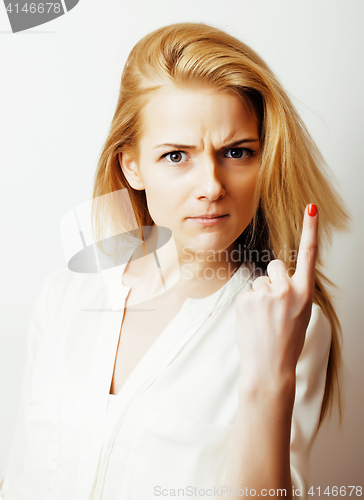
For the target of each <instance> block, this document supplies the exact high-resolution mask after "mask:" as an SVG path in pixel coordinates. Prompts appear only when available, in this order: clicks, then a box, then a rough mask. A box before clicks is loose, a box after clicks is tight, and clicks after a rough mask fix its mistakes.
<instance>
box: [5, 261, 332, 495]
mask: <svg viewBox="0 0 364 500" xmlns="http://www.w3.org/2000/svg"><path fill="white" fill-rule="evenodd" d="M124 268H125V265H123V266H120V271H119V274H118V277H117V278H116V282H117V286H118V287H119V292H120V293H119V301H120V303H119V306H120V308H119V309H117V310H115V303H113V304H112V307H111V302H110V298H109V296H108V293H107V291H106V288H105V283H104V281H103V278H102V276H101V275H100V274H93V275H90V274H75V273H72V272H71V271H69V270H68V269H62V270H60V271H56V272H54V273H51V274H50V275H49V276H48V278H47V280H46V282H45V285H44V287H43V289H42V291H41V293H40V296H39V297H38V300H37V303H36V306H35V309H34V312H33V315H32V318H31V321H30V325H29V336H28V338H29V356H28V362H27V366H26V369H25V374H24V390H23V396H22V404H21V412H20V415H19V421H18V426H17V431H16V435H15V440H14V444H13V448H12V453H11V456H10V458H9V461H8V466H7V469H6V472H5V476H4V479H3V481H2V482H1V483H0V498H1V495H2V498H4V499H5V500H66V499H67V500H101V499H102V500H118V499H122V500H149V499H155V498H157V497H159V496H161V497H163V498H174V497H176V496H178V494H179V496H182V492H181V490H184V495H185V496H187V497H188V496H192V498H193V497H195V498H196V497H198V491H199V490H200V494H201V496H205V497H208V498H219V491H221V490H219V488H221V486H222V485H223V480H224V477H225V472H226V468H227V460H228V456H229V452H230V449H231V445H232V430H233V425H234V419H235V415H236V410H237V404H238V382H239V374H240V368H239V363H240V357H239V351H238V348H237V345H236V332H235V322H236V314H235V311H234V307H235V299H236V297H237V295H238V294H239V293H240V292H241V291H243V290H248V289H249V288H251V283H252V280H253V279H254V275H253V274H252V272H251V269H250V268H249V267H248V266H247V265H245V264H242V265H241V266H240V268H239V269H238V270H237V272H236V273H235V274H234V275H233V276H232V278H231V279H230V280H229V281H228V282H227V283H226V284H225V285H224V286H223V287H222V288H220V290H218V291H217V292H215V293H213V294H212V295H210V296H208V297H205V298H202V299H193V298H187V299H186V300H185V302H184V304H183V306H182V309H181V310H180V311H179V312H178V313H177V315H176V316H175V317H174V318H173V320H172V321H171V323H170V324H169V325H168V326H167V327H166V328H165V330H164V331H163V332H162V333H161V335H160V336H159V337H158V338H157V340H156V341H155V342H154V343H153V344H152V346H151V348H150V349H149V350H148V351H147V353H146V354H145V355H144V357H143V358H142V359H141V361H140V362H139V363H138V365H137V366H136V368H135V369H134V371H133V372H132V373H131V375H130V376H129V378H128V379H127V381H126V382H125V383H124V385H123V386H122V388H121V390H120V392H119V393H118V394H117V395H116V396H111V397H110V395H109V389H110V385H111V380H112V375H113V368H114V362H115V356H116V351H117V345H118V339H119V331H120V325H121V321H122V317H123V308H124V304H125V299H126V296H127V294H128V292H129V290H130V288H128V287H125V286H123V285H122V279H121V278H122V273H123V270H124ZM114 298H115V297H114ZM141 308H142V305H141ZM330 342H331V327H330V323H329V321H328V319H327V318H326V317H325V316H324V314H323V312H322V311H321V309H320V308H319V307H318V306H317V305H315V304H314V305H313V308H312V314H311V319H310V323H309V326H308V329H307V333H306V340H305V344H304V348H303V350H302V353H301V356H300V358H299V361H298V365H297V369H296V395H295V402H294V409H293V416H292V431H291V445H290V459H291V475H292V482H293V484H294V486H295V488H300V487H302V493H303V495H302V498H305V496H306V494H307V489H308V487H309V453H310V449H311V446H312V443H313V440H314V438H315V434H316V431H317V427H318V422H319V416H320V409H321V403H322V398H323V394H324V387H325V378H326V367H327V362H328V356H329V350H330ZM195 488H196V489H195ZM214 488H215V490H214ZM178 489H180V491H179V493H178ZM162 490H163V492H162ZM188 492H190V493H189V494H188ZM191 492H192V493H191ZM201 492H204V494H202V493H201Z"/></svg>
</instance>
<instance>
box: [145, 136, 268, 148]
mask: <svg viewBox="0 0 364 500" xmlns="http://www.w3.org/2000/svg"><path fill="white" fill-rule="evenodd" d="M246 142H259V139H254V138H251V139H242V140H241V141H236V142H233V143H232V144H227V145H226V146H223V147H222V148H221V149H225V148H235V147H237V146H239V145H240V144H245V143H246ZM157 148H175V149H196V146H191V145H189V144H174V143H165V144H158V145H157V146H154V148H153V149H157Z"/></svg>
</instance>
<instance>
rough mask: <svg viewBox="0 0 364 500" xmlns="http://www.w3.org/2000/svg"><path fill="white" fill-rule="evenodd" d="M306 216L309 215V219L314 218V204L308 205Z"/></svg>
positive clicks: (315, 208) (315, 212)
mask: <svg viewBox="0 0 364 500" xmlns="http://www.w3.org/2000/svg"><path fill="white" fill-rule="evenodd" d="M307 211H308V215H310V216H311V217H315V215H316V214H317V206H316V205H315V204H314V203H311V204H310V205H308V210H307Z"/></svg>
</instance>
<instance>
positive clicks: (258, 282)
mask: <svg viewBox="0 0 364 500" xmlns="http://www.w3.org/2000/svg"><path fill="white" fill-rule="evenodd" d="M270 285H271V281H270V279H269V278H268V276H259V278H256V279H255V280H254V281H253V284H252V289H253V290H254V291H255V292H256V291H257V290H259V289H261V288H263V287H266V288H267V287H269V286H270Z"/></svg>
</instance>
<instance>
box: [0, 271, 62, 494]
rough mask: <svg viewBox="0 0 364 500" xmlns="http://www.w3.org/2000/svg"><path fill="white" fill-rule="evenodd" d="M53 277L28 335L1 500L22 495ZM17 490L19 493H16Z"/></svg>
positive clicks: (46, 284) (41, 296) (39, 301)
mask: <svg viewBox="0 0 364 500" xmlns="http://www.w3.org/2000/svg"><path fill="white" fill-rule="evenodd" d="M52 275H53V273H51V274H49V275H48V277H47V278H46V280H45V282H44V284H43V287H42V289H41V292H40V294H39V296H38V298H37V300H36V303H35V306H34V308H33V311H32V315H31V318H30V321H29V326H28V335H27V344H28V347H27V351H28V352H27V360H26V365H25V369H24V375H23V385H22V393H21V403H20V410H19V414H18V419H17V424H16V430H15V435H14V438H13V443H12V447H11V451H10V456H9V458H8V461H7V466H6V469H5V473H4V477H3V479H2V480H1V481H0V498H5V499H8V498H18V496H19V495H18V489H19V491H20V488H21V482H22V475H23V468H24V463H25V458H26V453H27V441H28V429H27V422H28V418H27V408H28V401H29V398H30V393H31V384H32V372H33V366H34V362H35V359H36V357H37V354H38V352H39V347H40V345H41V343H42V339H43V337H44V335H45V333H46V330H47V326H48V322H49V317H50V305H49V295H50V293H49V290H50V282H51V278H52ZM8 484H9V485H11V486H10V488H11V491H9V490H8V488H9V487H8ZM14 488H16V489H15V490H14Z"/></svg>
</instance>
